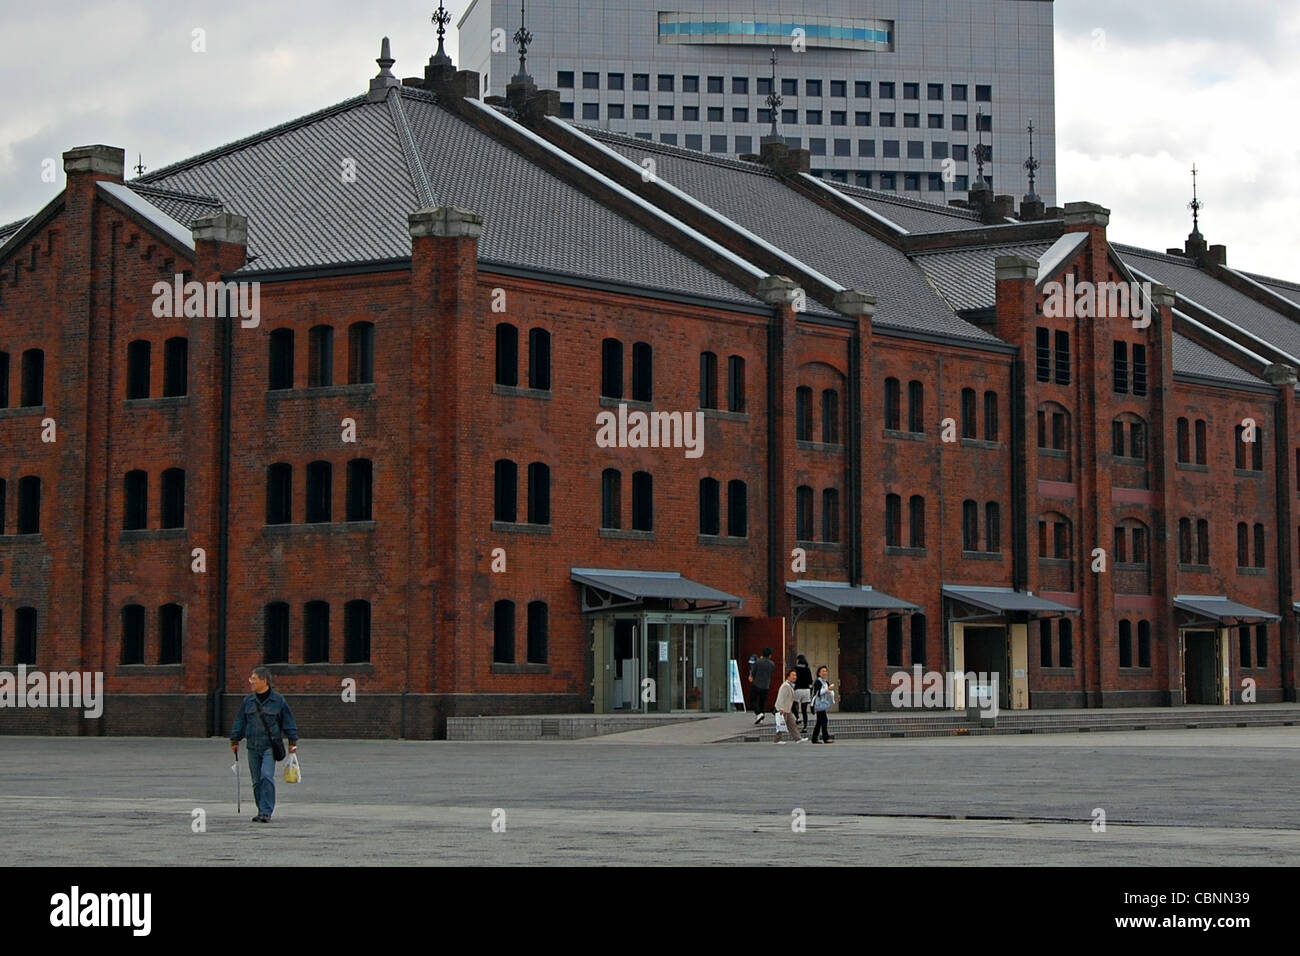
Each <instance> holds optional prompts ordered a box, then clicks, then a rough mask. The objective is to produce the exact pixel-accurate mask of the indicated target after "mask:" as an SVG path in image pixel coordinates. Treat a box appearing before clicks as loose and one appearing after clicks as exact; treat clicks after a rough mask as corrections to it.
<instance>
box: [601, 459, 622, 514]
mask: <svg viewBox="0 0 1300 956" xmlns="http://www.w3.org/2000/svg"><path fill="white" fill-rule="evenodd" d="M600 526H601V527H602V528H621V527H623V473H622V472H620V471H619V470H618V469H617V468H606V469H605V470H604V471H602V472H601V473H600Z"/></svg>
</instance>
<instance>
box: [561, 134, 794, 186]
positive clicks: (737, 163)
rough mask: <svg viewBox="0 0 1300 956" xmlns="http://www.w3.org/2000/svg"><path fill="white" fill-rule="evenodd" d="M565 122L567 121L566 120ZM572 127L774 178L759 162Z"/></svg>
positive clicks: (630, 144) (655, 150) (657, 150)
mask: <svg viewBox="0 0 1300 956" xmlns="http://www.w3.org/2000/svg"><path fill="white" fill-rule="evenodd" d="M565 122H568V121H567V120H566V121H565ZM570 125H571V126H573V128H574V129H576V130H580V131H581V132H584V133H586V134H587V135H588V136H591V137H592V138H593V139H602V138H608V139H610V140H614V141H621V142H624V143H626V144H627V145H629V146H636V147H638V148H639V149H649V150H651V151H652V152H659V153H666V154H668V155H670V156H672V155H677V156H681V157H682V158H683V159H690V160H694V161H695V162H702V163H705V164H707V165H710V166H722V167H724V168H726V169H738V170H741V171H742V172H747V173H754V174H756V175H759V176H767V177H770V178H775V177H774V175H773V173H772V171H771V170H770V169H768V168H767V167H766V166H764V165H762V164H761V163H747V162H745V161H744V160H740V159H735V158H733V157H730V156H718V155H716V154H714V153H706V152H704V151H703V150H698V149H688V148H687V147H685V146H675V145H673V144H672V143H660V142H656V141H655V140H652V139H642V138H641V137H639V136H629V135H628V134H626V133H618V132H615V131H614V130H609V129H604V128H603V127H599V126H580V125H579V124H577V123H571V124H570Z"/></svg>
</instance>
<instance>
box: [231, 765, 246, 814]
mask: <svg viewBox="0 0 1300 956" xmlns="http://www.w3.org/2000/svg"><path fill="white" fill-rule="evenodd" d="M230 769H231V770H233V771H234V772H235V812H236V813H239V814H243V812H244V804H243V799H244V787H243V785H242V784H241V783H240V782H239V752H238V751H236V752H235V762H234V763H232V764H231V765H230Z"/></svg>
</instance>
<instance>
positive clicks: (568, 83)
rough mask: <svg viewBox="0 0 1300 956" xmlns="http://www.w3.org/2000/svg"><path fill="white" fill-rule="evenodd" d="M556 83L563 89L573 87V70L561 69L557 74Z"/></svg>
mask: <svg viewBox="0 0 1300 956" xmlns="http://www.w3.org/2000/svg"><path fill="white" fill-rule="evenodd" d="M555 85H556V86H557V87H559V88H560V89H562V90H571V89H573V71H572V70H560V71H559V72H557V73H556V74H555Z"/></svg>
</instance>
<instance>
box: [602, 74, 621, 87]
mask: <svg viewBox="0 0 1300 956" xmlns="http://www.w3.org/2000/svg"><path fill="white" fill-rule="evenodd" d="M605 86H606V87H607V88H609V89H611V90H621V89H623V74H622V73H609V74H607V75H606V76H605Z"/></svg>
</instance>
